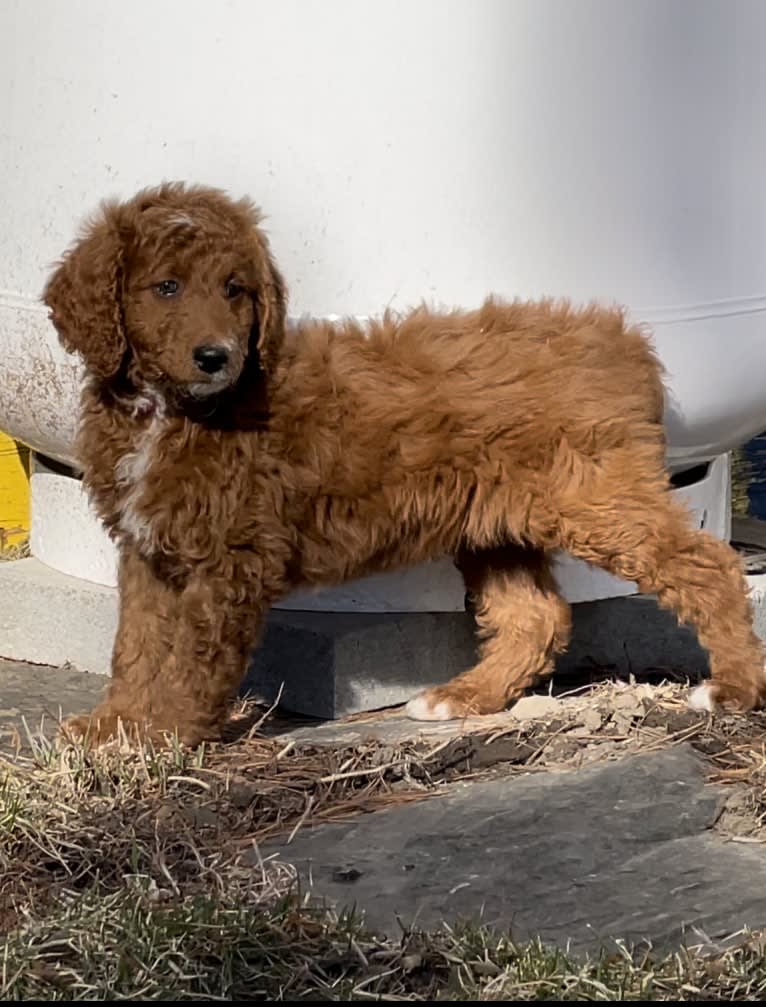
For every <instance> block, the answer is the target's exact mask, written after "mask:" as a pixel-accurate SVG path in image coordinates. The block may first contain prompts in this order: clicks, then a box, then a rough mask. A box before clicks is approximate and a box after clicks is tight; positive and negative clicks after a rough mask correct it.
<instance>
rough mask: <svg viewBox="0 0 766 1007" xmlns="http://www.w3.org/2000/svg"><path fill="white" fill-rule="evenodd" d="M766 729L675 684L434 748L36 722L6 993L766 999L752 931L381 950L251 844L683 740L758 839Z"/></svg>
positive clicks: (490, 939)
mask: <svg viewBox="0 0 766 1007" xmlns="http://www.w3.org/2000/svg"><path fill="white" fill-rule="evenodd" d="M356 726H357V727H358V726H359V725H358V724H357V725H356ZM360 729H362V730H363V728H360ZM762 729H763V719H762V718H758V717H754V718H748V719H743V718H733V719H731V720H727V719H723V720H720V721H706V720H704V719H700V718H699V717H695V716H693V715H690V714H688V713H687V712H686V711H685V710H684V708H683V699H682V694H681V692H680V691H679V690H678V689H677V688H675V687H673V686H668V685H666V686H662V687H657V688H654V689H649V688H648V687H645V686H627V687H625V688H623V689H615V688H614V687H612V688H611V689H596V690H594V691H592V692H591V693H590V694H589V695H588V696H587V698H580V697H577V696H572V697H569V698H568V699H567V700H565V701H563V702H562V703H561V704H560V711H559V709H558V707H557V712H555V713H554V714H553V715H552V716H550V717H548V718H546V719H543V720H535V721H526V722H518V721H516V722H512V721H511V720H508V721H506V724H505V726H504V727H498V726H495V727H494V728H493V729H492V730H491V731H490V732H489V733H488V732H486V731H485V732H483V733H480V734H474V735H466V736H462V737H458V738H447V739H443V738H442V739H439V740H438V741H436V740H432V741H413V740H408V741H404V742H401V743H396V744H387V743H385V742H381V741H374V740H361V741H360V740H358V739H357V740H356V741H354V743H353V744H347V745H343V744H340V743H336V744H334V745H327V746H320V745H317V744H313V745H312V744H307V743H305V742H297V741H295V740H288V739H285V738H284V737H272V738H268V737H264V736H263V735H262V734H259V733H255V734H252V735H251V736H249V737H246V738H244V739H242V740H240V741H238V742H237V743H236V744H232V745H226V746H218V747H216V748H214V749H211V750H208V751H205V750H200V751H197V752H189V751H188V750H185V749H183V748H181V747H180V746H177V745H172V744H171V745H170V747H169V748H168V749H166V750H154V749H153V748H151V747H150V746H146V747H142V748H139V749H135V750H128V749H125V748H123V749H121V748H120V747H115V748H112V749H103V750H100V751H97V752H93V751H88V750H86V749H83V748H82V747H80V746H76V745H69V744H58V745H56V744H53V743H51V742H50V741H46V740H45V739H44V738H43V737H42V736H40V735H34V736H33V735H31V734H30V735H29V737H28V738H26V739H25V741H26V748H25V750H24V751H23V752H19V753H18V754H17V755H16V756H14V757H9V758H8V759H7V760H6V761H5V762H3V763H0V927H1V928H2V931H3V934H4V935H5V940H4V949H3V958H2V969H1V970H0V998H2V999H3V1000H6V1001H9V1000H125V999H130V1000H376V999H377V1000H423V1001H427V1000H434V999H438V1000H455V1001H457V1000H461V999H468V1000H509V999H510V1000H699V999H707V1000H710V999H724V1000H757V999H763V998H764V997H766V960H765V958H764V954H763V948H762V946H761V943H760V941H759V940H758V939H757V938H756V937H755V936H752V937H749V936H747V935H743V936H742V937H741V938H740V939H739V940H738V941H737V942H736V946H735V947H733V948H732V949H730V950H727V951H725V952H721V951H720V950H717V951H714V952H709V951H708V952H705V953H698V954H693V953H690V952H683V953H680V954H677V955H675V956H672V957H669V958H664V959H661V960H655V959H654V958H652V957H651V956H647V955H643V956H641V957H638V956H637V955H635V954H633V953H630V952H629V951H628V950H627V949H626V950H625V951H624V952H623V953H618V954H616V955H611V956H609V957H602V958H600V959H593V960H589V961H582V960H575V959H573V958H571V957H569V956H567V955H566V954H565V953H563V952H562V951H555V950H551V949H546V948H543V947H541V946H539V945H536V944H531V945H525V946H523V947H517V946H515V945H514V944H513V942H512V941H511V940H510V939H509V938H508V937H506V936H502V935H493V934H491V933H489V932H487V931H482V930H470V929H464V930H451V929H449V927H448V926H447V924H448V923H449V921H446V922H445V929H444V930H443V932H441V933H439V934H431V935H424V934H405V935H403V936H402V939H401V941H396V942H391V941H388V942H382V941H378V940H375V939H374V938H372V937H370V936H368V935H366V934H365V933H364V931H363V929H362V928H361V927H360V926H359V924H358V922H357V921H355V920H352V919H333V918H331V917H330V916H326V915H320V914H319V913H318V912H316V911H314V910H313V909H311V908H310V907H309V906H308V904H307V903H306V902H305V900H304V899H303V898H302V896H301V893H300V892H299V891H298V890H297V888H296V885H295V878H294V874H293V872H292V870H291V868H290V867H289V866H286V865H285V864H284V862H283V860H282V859H280V860H279V861H276V860H275V861H272V860H264V859H263V855H262V844H263V842H264V840H267V839H270V838H273V837H275V836H277V835H281V836H289V835H291V834H292V833H294V832H295V831H296V830H298V829H301V828H306V827H308V826H309V825H314V824H318V823H321V822H323V821H330V820H337V819H338V818H343V817H347V816H349V815H354V814H363V813H369V812H371V811H375V810H377V809H379V808H382V807H385V806H386V805H387V804H391V803H393V802H403V801H412V800H421V799H427V798H428V797H429V796H431V795H434V794H436V793H438V792H439V790H440V788H442V787H444V786H447V785H449V781H451V780H453V779H456V778H462V779H465V778H467V777H471V776H474V775H486V774H487V773H501V772H502V773H515V772H531V771H542V770H544V769H546V768H552V767H556V768H559V769H571V768H574V767H576V766H578V765H582V764H586V763H589V762H594V761H596V760H598V759H605V758H608V759H612V758H619V757H621V756H622V755H624V754H626V753H628V752H634V751H647V750H652V749H654V748H657V747H661V746H667V745H672V744H679V743H682V742H684V743H687V744H691V745H693V746H694V747H695V748H697V750H698V751H700V752H701V753H703V754H704V756H705V757H706V758H707V759H708V760H709V762H710V769H711V775H712V776H713V777H714V778H715V779H716V780H718V781H719V782H725V783H728V784H730V785H731V787H732V792H733V793H734V792H736V793H737V794H739V795H740V796H742V795H745V794H746V795H748V800H749V801H750V802H751V806H752V807H751V810H750V811H749V812H748V818H747V822H748V828H749V829H750V830H751V835H753V836H755V837H756V838H758V837H760V836H761V832H762V824H763V820H764V818H765V817H766V756H764V749H763V742H762V741H761V740H760V739H761V737H762V735H763V730H762ZM743 780H744V781H746V783H747V786H746V787H745V786H743ZM730 824H731V823H730Z"/></svg>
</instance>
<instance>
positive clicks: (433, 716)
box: [405, 692, 454, 720]
mask: <svg viewBox="0 0 766 1007" xmlns="http://www.w3.org/2000/svg"><path fill="white" fill-rule="evenodd" d="M405 712H406V714H407V716H408V717H409V718H410V719H411V720H453V719H454V716H453V713H452V708H451V707H450V705H449V703H447V702H445V700H442V701H441V702H440V703H437V704H436V706H431V703H430V702H429V700H428V698H427V696H426V694H425V693H422V692H421V694H420V695H419V696H415V698H414V699H411V700H410V701H409V703H408V704H407V706H406V708H405Z"/></svg>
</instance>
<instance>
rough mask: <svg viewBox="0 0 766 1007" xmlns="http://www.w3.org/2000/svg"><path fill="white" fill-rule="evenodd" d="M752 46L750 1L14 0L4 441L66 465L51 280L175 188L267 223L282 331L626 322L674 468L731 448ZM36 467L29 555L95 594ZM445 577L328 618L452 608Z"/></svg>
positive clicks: (392, 588) (89, 541)
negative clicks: (334, 325) (157, 188)
mask: <svg viewBox="0 0 766 1007" xmlns="http://www.w3.org/2000/svg"><path fill="white" fill-rule="evenodd" d="M764 38H766V4H764V3H763V2H762V0H694V2H692V0H620V2H616V0H576V2H574V0H571V2H570V0H385V2H381V0H279V2H278V3H274V2H273V0H217V2H209V0H208V2H200V3H194V4H191V3H188V2H182V0H131V3H129V4H116V3H103V2H102V0H67V2H66V3H61V2H59V0H5V2H4V3H3V4H2V5H1V6H0V107H2V116H0V177H2V179H3V195H2V199H0V428H5V429H6V430H8V431H9V432H10V433H12V434H14V435H16V436H18V437H19V438H21V439H23V440H25V441H27V442H28V443H30V444H31V445H32V446H33V447H35V448H36V449H37V450H38V451H40V452H42V453H44V454H45V455H48V456H49V457H53V458H57V459H60V460H65V461H66V460H68V459H70V457H71V440H72V432H73V429H74V419H75V409H76V384H77V372H76V369H75V366H74V363H73V361H71V359H69V358H65V357H64V355H63V354H62V353H61V351H60V350H59V348H58V346H57V344H56V342H55V337H54V334H53V331H52V329H51V327H50V326H49V324H48V322H47V320H46V316H45V312H44V311H43V309H42V307H41V306H40V304H39V302H38V297H39V293H40V291H41V289H42V286H43V283H44V280H45V277H46V275H47V273H48V270H49V268H50V265H51V263H52V262H53V260H54V259H55V258H56V257H57V256H58V255H59V254H60V253H61V251H62V249H63V248H64V247H65V246H66V245H67V244H68V243H69V242H70V241H71V239H72V237H73V235H74V233H75V230H76V227H77V224H78V222H79V221H80V219H81V218H82V216H83V215H84V214H85V213H87V212H89V211H90V210H91V209H93V207H94V206H95V205H96V204H97V203H98V201H99V200H100V199H101V198H102V197H104V196H107V195H120V196H129V195H131V194H132V193H133V192H134V191H135V190H136V189H137V188H139V187H141V186H143V185H147V184H155V183H156V182H158V181H159V180H161V179H169V178H183V179H189V180H196V181H201V182H206V183H211V184H215V185H220V186H222V187H225V188H227V189H230V190H231V191H233V192H234V193H236V194H241V193H248V194H250V195H251V196H253V197H254V198H255V199H256V201H257V202H259V203H260V204H261V205H262V207H263V208H264V209H265V211H266V213H267V215H268V229H269V231H270V233H271V237H272V241H273V245H274V249H275V252H276V255H277V257H278V260H279V262H280V264H281V266H282V268H283V270H284V272H285V274H286V276H287V278H288V281H289V285H290V290H291V310H292V313H293V314H303V313H310V314H317V315H324V314H330V313H339V314H347V313H352V314H363V315H368V314H372V313H376V312H378V311H380V310H381V309H383V308H384V307H386V306H388V305H393V306H397V307H404V306H407V305H410V304H413V303H416V302H418V301H420V300H422V299H424V298H425V299H426V300H429V301H432V302H434V303H436V304H439V303H443V304H447V305H456V304H459V305H464V306H471V305H475V304H477V303H478V302H479V301H480V300H481V299H482V298H483V297H484V296H485V295H486V294H487V293H488V292H496V293H498V294H500V295H504V296H508V297H512V296H514V295H521V296H538V295H543V294H546V295H547V294H552V295H557V296H564V295H565V296H570V297H572V298H573V299H575V300H578V301H580V300H589V299H591V298H597V299H600V300H605V301H617V302H620V303H623V304H626V305H628V306H629V307H630V309H631V311H632V312H633V314H634V316H635V317H636V318H637V319H640V320H643V321H647V322H649V323H651V324H652V326H653V327H654V332H655V337H656V342H657V346H658V349H659V351H660V355H661V357H662V359H663V361H664V362H665V364H666V366H667V369H668V373H669V387H670V393H669V400H668V420H667V423H668V432H669V437H670V447H669V454H668V461H669V464H670V466H671V468H673V469H674V470H682V469H685V468H686V469H688V468H690V467H691V466H693V465H696V464H697V463H699V462H701V461H710V460H712V459H714V458H720V457H721V456H722V455H723V454H724V453H725V452H726V451H727V450H728V449H729V448H731V447H732V446H733V445H736V444H738V443H741V442H743V441H744V440H746V439H747V438H748V437H749V436H750V435H752V434H755V433H757V432H758V431H759V430H761V429H763V428H764V427H766V334H765V333H764V319H765V318H766V291H765V290H764V285H765V284H764V277H766V241H764V234H766V182H765V181H764V180H766V142H765V141H766V126H765V120H766V117H764V114H763V109H764V108H765V107H766V61H764V59H763V40H764ZM511 351H512V350H511ZM718 465H719V470H718V474H713V475H710V476H709V477H708V480H707V482H706V483H705V486H703V487H702V488H701V489H700V490H699V493H700V494H702V496H701V497H700V499H702V498H703V497H705V494H708V496H709V495H710V494H713V496H712V497H710V499H707V498H705V500H703V502H702V503H701V504H700V507H702V506H703V504H704V508H705V509H706V513H707V511H710V510H711V508H712V509H713V510H715V508H716V507H717V508H718V510H719V511H720V512H721V513H724V512H725V509H726V508H725V499H724V496H722V494H725V478H722V477H721V474H720V471H721V463H718ZM34 478H35V480H36V482H35V481H34V480H33V483H34V484H33V503H34V507H35V511H34V516H33V549H34V550H35V552H36V553H37V555H38V556H39V557H40V558H41V559H44V560H45V561H46V562H50V563H51V564H52V565H54V566H57V567H59V568H60V569H64V570H66V571H67V572H72V573H76V574H78V575H81V576H85V577H87V578H89V579H94V580H101V581H104V580H106V581H109V580H110V579H111V577H112V565H113V556H112V554H111V553H110V550H109V548H108V547H107V546H105V544H104V542H103V541H102V540H101V539H100V538H99V531H98V529H97V528H96V527H95V525H94V523H93V522H92V521H91V520H90V519H89V518H88V517H87V515H86V514H85V512H84V509H83V505H82V501H81V500H79V498H78V492H79V491H78V488H77V486H76V485H75V484H74V483H72V481H71V480H69V479H68V477H67V476H65V475H61V474H60V473H57V472H56V471H53V470H52V469H49V468H45V467H44V465H41V464H38V468H37V474H36V476H35V477H34ZM705 501H706V502H705ZM719 524H720V521H719ZM438 570H439V571H441V572H435V571H434V570H433V569H432V568H429V569H427V570H426V571H425V572H424V571H422V570H421V571H419V572H418V571H416V572H414V573H413V574H412V575H410V579H409V580H407V579H406V578H401V577H393V578H385V579H384V586H383V587H382V588H381V586H380V584H379V583H378V582H375V583H374V585H373V589H372V590H371V591H370V590H366V591H361V593H360V591H359V590H357V589H356V588H355V587H352V588H351V589H350V593H349V592H346V593H345V594H343V593H340V594H338V593H336V594H331V595H328V596H324V600H322V601H321V602H320V604H323V605H327V607H333V605H335V604H337V605H339V606H340V607H348V606H350V607H357V608H358V607H372V608H375V607H380V606H382V607H394V606H398V607H402V606H404V607H420V608H423V607H426V608H429V607H430V608H442V607H454V606H457V605H458V596H459V599H460V604H461V605H462V590H461V589H460V587H459V585H458V583H457V581H455V580H450V579H449V575H448V574H445V573H444V572H443V571H444V568H443V567H439V568H438ZM578 571H579V572H578ZM582 576H584V573H583V570H582V569H581V566H580V565H574V566H573V567H571V568H569V570H568V572H566V573H565V574H564V579H565V581H566V584H565V589H566V588H567V585H568V588H569V590H568V593H569V594H570V596H572V597H581V596H583V589H582V580H580V587H577V583H576V582H577V578H578V577H580V578H582ZM442 578H446V579H442ZM567 578H568V579H567ZM405 581H406V582H407V583H408V584H410V589H405V588H404V587H403V586H402V585H403V584H404V583H405ZM448 582H449V583H448ZM603 583H605V582H603ZM603 583H602V586H601V587H600V588H599V589H598V592H597V593H599V592H600V593H604V591H605V590H606V591H607V593H608V591H610V590H612V588H614V585H613V584H612V587H610V588H604V586H603ZM386 585H388V587H386ZM439 585H446V586H442V587H440V586H439ZM614 589H615V590H617V588H614ZM590 590H591V588H588V589H587V590H586V591H585V594H587V593H588V591H590ZM355 592H356V593H355ZM384 596H385V597H384ZM333 598H334V599H335V601H333ZM344 598H345V600H343V599H344ZM360 598H361V599H362V600H361V601H360V600H359V599H360ZM338 599H340V600H338ZM349 599H350V600H349ZM402 599H404V600H402Z"/></svg>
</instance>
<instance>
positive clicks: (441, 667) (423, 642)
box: [244, 611, 475, 719]
mask: <svg viewBox="0 0 766 1007" xmlns="http://www.w3.org/2000/svg"><path fill="white" fill-rule="evenodd" d="M474 660H475V644H474V635H473V620H472V618H471V617H470V616H469V615H467V613H465V612H434V613H429V612H386V613H379V614H378V613H375V614H370V613H361V612H360V613H357V612H340V613H339V612H287V611H279V612H277V611H274V612H272V613H271V615H270V618H269V622H268V627H267V630H266V633H265V635H264V639H263V642H262V644H261V646H260V647H259V648H258V649H257V650H256V651H255V653H254V655H253V660H252V664H251V666H250V671H249V673H248V676H247V679H246V683H245V686H244V688H245V689H250V690H252V691H253V692H254V693H256V694H258V695H260V696H263V697H265V698H266V699H267V700H269V701H273V700H274V699H276V697H277V696H278V695H279V693H280V689H281V690H282V692H281V700H280V701H281V704H282V706H284V707H285V709H288V710H292V711H294V712H296V713H304V714H307V715H309V716H313V717H322V718H327V719H331V718H334V717H339V716H343V715H344V714H348V713H356V712H359V711H362V710H374V709H379V708H381V707H385V706H396V705H397V704H399V703H402V702H405V701H406V700H407V699H409V698H410V696H411V695H412V693H413V690H414V689H417V688H425V687H426V686H428V685H438V684H439V683H440V682H443V681H445V680H446V679H448V678H451V677H452V676H453V675H457V674H459V672H461V671H465V670H466V668H470V667H471V665H472V664H473V663H474Z"/></svg>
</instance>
